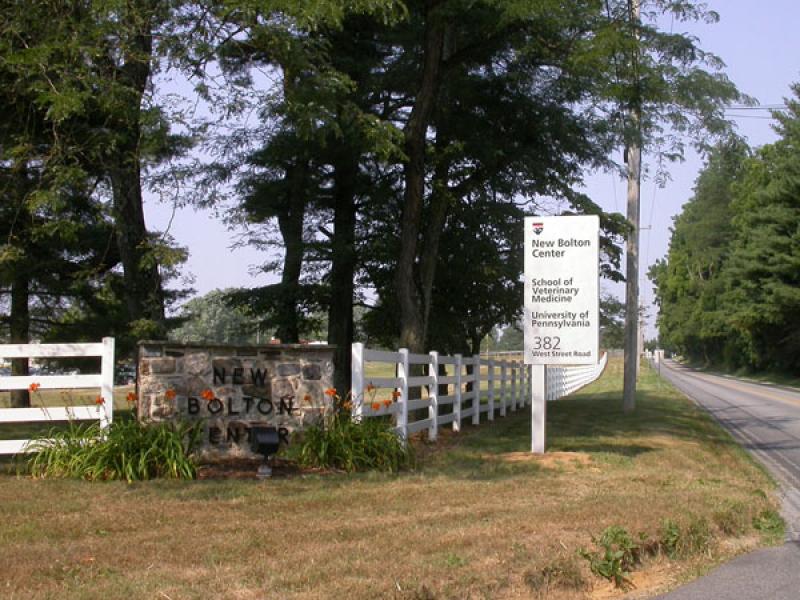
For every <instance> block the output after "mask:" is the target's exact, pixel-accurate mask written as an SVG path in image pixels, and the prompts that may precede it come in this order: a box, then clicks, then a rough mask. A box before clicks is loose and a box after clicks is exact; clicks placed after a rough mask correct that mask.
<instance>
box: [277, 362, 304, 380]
mask: <svg viewBox="0 0 800 600" xmlns="http://www.w3.org/2000/svg"><path fill="white" fill-rule="evenodd" d="M293 375H300V365H298V364H296V363H282V364H279V365H278V377H291V376H293Z"/></svg>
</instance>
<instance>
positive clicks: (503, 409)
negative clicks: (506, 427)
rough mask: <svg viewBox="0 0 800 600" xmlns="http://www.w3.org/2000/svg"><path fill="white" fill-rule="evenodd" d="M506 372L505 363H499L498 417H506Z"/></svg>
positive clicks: (503, 361)
mask: <svg viewBox="0 0 800 600" xmlns="http://www.w3.org/2000/svg"><path fill="white" fill-rule="evenodd" d="M507 376H508V372H507V370H506V361H505V360H501V361H500V416H501V417H505V416H506V404H507V403H508V396H506V377H507Z"/></svg>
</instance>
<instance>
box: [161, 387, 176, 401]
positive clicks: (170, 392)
mask: <svg viewBox="0 0 800 600" xmlns="http://www.w3.org/2000/svg"><path fill="white" fill-rule="evenodd" d="M177 395H178V392H176V391H175V390H173V389H168V390H167V391H166V392H164V396H165V397H166V399H167V400H175V396H177Z"/></svg>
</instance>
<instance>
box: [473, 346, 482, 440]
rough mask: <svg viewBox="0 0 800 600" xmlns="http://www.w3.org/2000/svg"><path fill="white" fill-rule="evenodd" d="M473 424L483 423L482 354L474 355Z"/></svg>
mask: <svg viewBox="0 0 800 600" xmlns="http://www.w3.org/2000/svg"><path fill="white" fill-rule="evenodd" d="M472 408H473V409H474V410H473V411H472V424H473V425H480V424H481V355H480V354H476V355H475V356H473V357H472Z"/></svg>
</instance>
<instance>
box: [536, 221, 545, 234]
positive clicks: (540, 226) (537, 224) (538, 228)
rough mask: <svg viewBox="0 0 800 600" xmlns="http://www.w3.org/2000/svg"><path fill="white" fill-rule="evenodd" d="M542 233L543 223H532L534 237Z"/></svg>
mask: <svg viewBox="0 0 800 600" xmlns="http://www.w3.org/2000/svg"><path fill="white" fill-rule="evenodd" d="M542 231H544V223H534V224H533V233H535V234H536V235H539V234H540V233H542Z"/></svg>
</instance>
